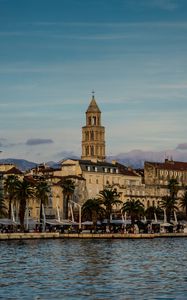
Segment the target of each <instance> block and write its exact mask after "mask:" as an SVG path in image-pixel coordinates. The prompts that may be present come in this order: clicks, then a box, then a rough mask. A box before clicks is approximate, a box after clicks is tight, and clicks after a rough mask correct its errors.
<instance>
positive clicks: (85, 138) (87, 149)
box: [81, 92, 105, 161]
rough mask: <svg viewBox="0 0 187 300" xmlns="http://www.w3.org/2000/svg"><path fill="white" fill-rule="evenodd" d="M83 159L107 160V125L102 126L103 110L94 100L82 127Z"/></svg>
mask: <svg viewBox="0 0 187 300" xmlns="http://www.w3.org/2000/svg"><path fill="white" fill-rule="evenodd" d="M81 158H82V159H83V160H100V161H104V160H105V127H104V126H101V111H100V109H99V107H98V105H97V103H96V101H95V96H94V92H92V100H91V102H90V105H89V106H88V109H87V111H86V126H84V127H82V156H81Z"/></svg>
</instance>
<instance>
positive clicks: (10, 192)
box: [4, 175, 19, 219]
mask: <svg viewBox="0 0 187 300" xmlns="http://www.w3.org/2000/svg"><path fill="white" fill-rule="evenodd" d="M18 182H19V180H18V177H17V176H15V175H10V176H8V177H7V178H6V179H5V182H4V190H5V196H6V198H7V200H8V218H9V219H11V213H12V212H11V206H12V203H13V202H14V201H15V200H16V199H15V191H16V188H17V185H18Z"/></svg>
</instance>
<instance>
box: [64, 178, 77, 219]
mask: <svg viewBox="0 0 187 300" xmlns="http://www.w3.org/2000/svg"><path fill="white" fill-rule="evenodd" d="M61 187H62V189H63V196H64V201H63V215H64V218H65V219H68V203H69V200H70V199H71V197H72V195H73V194H74V190H75V183H74V181H73V180H71V179H64V180H63V181H62V184H61Z"/></svg>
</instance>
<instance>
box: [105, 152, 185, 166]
mask: <svg viewBox="0 0 187 300" xmlns="http://www.w3.org/2000/svg"><path fill="white" fill-rule="evenodd" d="M166 158H168V159H173V160H176V161H184V162H186V161H187V151H180V150H166V151H142V150H132V151H129V152H126V153H120V154H118V155H114V156H108V157H107V160H109V161H112V160H117V161H118V162H120V163H122V164H124V165H126V166H131V167H132V168H143V167H144V162H145V161H154V162H164V160H165V159H166Z"/></svg>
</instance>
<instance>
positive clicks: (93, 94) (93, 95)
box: [92, 90, 95, 100]
mask: <svg viewBox="0 0 187 300" xmlns="http://www.w3.org/2000/svg"><path fill="white" fill-rule="evenodd" d="M94 99H95V91H94V90H92V100H94Z"/></svg>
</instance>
